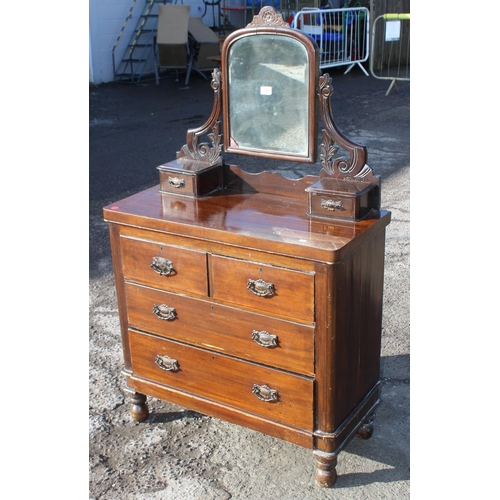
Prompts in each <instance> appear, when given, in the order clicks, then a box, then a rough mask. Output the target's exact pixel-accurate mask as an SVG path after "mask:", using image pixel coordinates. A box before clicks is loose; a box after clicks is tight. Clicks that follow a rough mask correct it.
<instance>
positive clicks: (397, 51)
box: [370, 14, 410, 95]
mask: <svg viewBox="0 0 500 500" xmlns="http://www.w3.org/2000/svg"><path fill="white" fill-rule="evenodd" d="M371 47H372V53H371V57H370V73H371V74H372V75H373V76H374V77H375V78H378V79H380V80H388V81H390V82H391V84H390V85H389V88H388V89H387V92H386V94H385V95H389V92H390V91H391V90H392V88H393V87H396V89H397V84H396V82H398V81H410V14H384V15H381V16H378V17H377V18H376V19H375V21H374V22H373V26H372V36H371Z"/></svg>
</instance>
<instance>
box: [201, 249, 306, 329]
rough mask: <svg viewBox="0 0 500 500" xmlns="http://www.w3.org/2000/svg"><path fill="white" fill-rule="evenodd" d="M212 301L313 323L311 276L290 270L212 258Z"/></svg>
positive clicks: (216, 257)
mask: <svg viewBox="0 0 500 500" xmlns="http://www.w3.org/2000/svg"><path fill="white" fill-rule="evenodd" d="M211 270H212V274H211V282H212V284H211V293H212V297H213V298H214V299H215V300H217V301H220V302H223V303H224V304H231V305H235V306H240V307H244V308H246V309H250V310H253V311H257V312H260V313H261V314H262V313H264V314H270V315H272V316H276V317H279V318H284V319H291V320H295V321H299V322H302V323H313V322H314V275H313V274H310V273H304V272H301V271H293V270H291V269H283V268H279V267H273V266H268V265H264V264H258V263H255V262H248V261H244V260H236V259H231V258H228V257H221V256H218V255H214V256H212V266H211Z"/></svg>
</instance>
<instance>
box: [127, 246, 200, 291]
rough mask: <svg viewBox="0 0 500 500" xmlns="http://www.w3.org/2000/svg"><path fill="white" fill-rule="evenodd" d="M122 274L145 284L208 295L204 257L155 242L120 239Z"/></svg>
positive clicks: (197, 253) (191, 251)
mask: <svg viewBox="0 0 500 500" xmlns="http://www.w3.org/2000/svg"><path fill="white" fill-rule="evenodd" d="M121 248H122V250H121V257H122V266H123V275H124V277H125V279H126V280H130V281H136V282H139V283H143V284H145V285H149V286H153V287H157V288H161V289H162V290H172V291H174V292H186V293H191V294H195V295H202V296H207V293H208V282H207V255H206V253H205V252H197V251H195V250H188V249H186V248H179V247H173V246H168V245H163V244H161V243H157V242H154V241H144V240H136V239H134V238H128V237H122V238H121Z"/></svg>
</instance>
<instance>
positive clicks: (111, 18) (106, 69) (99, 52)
mask: <svg viewBox="0 0 500 500" xmlns="http://www.w3.org/2000/svg"><path fill="white" fill-rule="evenodd" d="M169 3H170V2H169ZM178 3H184V5H190V6H191V16H201V15H202V14H203V12H204V10H205V5H204V3H203V0H183V2H182V1H180V0H179V1H178ZM132 4H133V0H89V80H90V82H91V83H94V84H96V85H98V84H100V83H104V82H110V81H112V80H113V58H112V50H113V45H114V43H115V41H116V39H117V37H118V35H119V33H120V31H121V30H122V27H123V24H124V22H125V19H126V17H127V14H128V12H129V10H130V8H131V6H132ZM145 4H146V0H136V5H135V8H134V10H133V12H132V19H130V20H129V21H128V22H127V25H126V28H125V30H124V33H123V35H122V39H121V43H120V45H119V46H118V48H117V50H116V56H117V57H116V58H115V59H116V63H117V64H118V62H119V59H120V57H121V54H119V53H118V51H119V50H120V49H122V50H124V48H125V45H126V44H127V43H128V40H129V38H130V36H131V33H132V32H133V30H134V28H135V26H136V23H137V19H138V17H139V16H140V14H141V13H142V11H143V8H144V6H145ZM155 8H157V7H155ZM203 22H204V23H205V24H207V25H208V26H211V25H213V21H212V8H211V7H208V8H207V13H206V15H205V17H204V18H203ZM122 45H123V47H122Z"/></svg>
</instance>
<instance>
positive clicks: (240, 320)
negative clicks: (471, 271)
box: [104, 167, 390, 486]
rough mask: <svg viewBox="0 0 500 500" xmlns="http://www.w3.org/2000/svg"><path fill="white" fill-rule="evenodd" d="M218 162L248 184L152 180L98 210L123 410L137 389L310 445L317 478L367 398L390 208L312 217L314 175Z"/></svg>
mask: <svg viewBox="0 0 500 500" xmlns="http://www.w3.org/2000/svg"><path fill="white" fill-rule="evenodd" d="M228 172H229V173H230V174H231V175H232V176H235V175H236V176H238V177H239V178H240V179H242V183H241V184H242V185H248V183H250V182H252V183H253V187H252V189H251V190H250V191H251V192H245V191H243V190H232V191H231V190H224V191H222V192H220V193H219V194H218V195H216V196H209V197H204V198H188V197H186V198H184V197H179V196H175V195H171V194H168V193H160V192H159V188H158V187H154V188H151V189H148V190H145V191H143V192H140V193H138V194H136V195H133V196H131V197H129V198H126V199H124V200H121V201H119V202H116V203H114V204H111V205H109V206H108V207H106V208H105V209H104V216H105V219H106V220H107V221H108V222H109V225H110V236H111V248H112V256H113V265H114V272H115V282H116V290H117V298H118V305H119V314H120V323H121V334H122V343H123V354H124V370H123V373H124V375H125V378H126V380H127V384H126V387H127V389H128V391H129V392H130V394H131V404H132V405H131V414H132V416H133V418H135V419H136V420H139V421H141V420H144V419H146V418H147V416H148V408H147V404H146V396H150V397H155V398H160V399H163V400H165V401H169V402H171V403H173V404H178V405H180V406H183V407H186V408H189V409H192V410H195V411H199V412H202V413H205V414H207V415H212V416H214V417H217V418H221V419H225V420H227V421H229V422H232V423H235V424H238V425H242V426H246V427H249V428H252V429H255V430H258V431H261V432H264V433H267V434H269V435H272V436H275V437H277V438H281V439H285V440H287V441H290V442H292V443H295V444H297V445H300V446H304V447H307V448H310V449H311V450H313V454H314V457H315V461H316V478H317V480H318V482H319V483H320V484H321V485H324V486H329V485H332V484H333V483H334V482H335V478H336V471H335V466H336V461H337V456H338V454H339V452H340V451H341V450H342V449H343V448H344V447H345V446H346V444H347V443H348V441H349V439H350V438H351V437H353V436H354V435H355V434H356V433H357V434H358V435H360V436H361V437H369V436H370V435H371V431H372V416H373V413H374V411H375V408H376V406H377V404H378V402H379V395H378V393H379V366H380V337H381V320H382V290H383V273H384V245H385V243H384V240H385V226H386V225H387V224H388V223H389V220H390V213H388V212H383V211H382V212H379V213H375V214H374V215H373V217H371V218H369V219H365V220H363V221H360V222H350V221H345V222H344V221H330V220H327V221H325V220H322V219H316V220H315V219H313V218H310V217H308V216H307V215H306V213H307V211H308V201H307V198H306V193H305V188H306V187H307V186H308V185H311V184H312V183H313V182H315V180H316V179H315V178H313V177H310V178H309V177H308V178H304V179H303V180H301V181H289V180H287V179H283V183H284V187H282V188H281V191H280V193H272V194H270V193H267V192H265V191H266V190H265V189H264V190H263V192H259V190H258V189H255V180H254V178H253V177H251V176H250V174H245V173H244V172H242V171H240V170H239V169H237V168H236V167H228ZM266 175H268V174H265V173H264V174H260V176H261V179H262V182H261V184H262V186H265V185H268V184H269V182H267V181H268V178H267V177H266ZM246 181H248V182H246ZM287 183H288V185H287Z"/></svg>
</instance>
